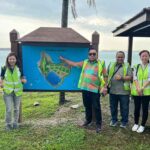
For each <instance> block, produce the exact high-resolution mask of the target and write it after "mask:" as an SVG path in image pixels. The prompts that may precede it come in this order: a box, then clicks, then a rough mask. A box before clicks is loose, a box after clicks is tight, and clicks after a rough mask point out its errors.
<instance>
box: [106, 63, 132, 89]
mask: <svg viewBox="0 0 150 150" xmlns="http://www.w3.org/2000/svg"><path fill="white" fill-rule="evenodd" d="M115 66H116V62H112V63H110V65H109V72H108V83H110V80H111V78H112V76H113V73H114V71H115ZM128 67H129V63H124V64H123V76H124V77H125V76H126V75H127V70H128ZM109 86H110V85H109ZM124 90H126V91H129V90H130V81H125V82H124Z"/></svg>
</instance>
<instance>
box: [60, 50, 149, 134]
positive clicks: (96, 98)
mask: <svg viewBox="0 0 150 150" xmlns="http://www.w3.org/2000/svg"><path fill="white" fill-rule="evenodd" d="M139 56H140V59H141V63H139V64H137V65H135V66H134V68H133V71H132V69H131V66H130V65H129V63H126V62H124V59H125V53H124V52H123V51H118V52H117V53H116V62H111V63H110V64H109V66H108V68H107V69H106V67H105V62H104V61H103V60H99V59H98V56H97V51H96V50H95V49H93V48H92V49H90V50H89V54H88V59H86V60H84V61H82V62H73V61H70V60H68V59H66V58H63V57H62V56H61V57H60V59H61V60H62V61H63V62H65V63H67V64H68V65H71V66H75V67H81V68H82V71H81V75H80V79H79V83H78V87H79V88H80V89H81V90H82V97H83V104H84V107H85V122H84V124H83V126H89V125H90V124H91V122H92V108H93V110H94V111H95V117H96V132H97V133H99V132H100V131H101V127H102V114H101V103H100V96H101V95H104V96H105V95H106V94H108V93H109V101H110V113H111V121H110V126H112V127H115V126H117V125H118V103H120V114H121V120H120V121H121V124H120V127H121V128H126V126H127V124H128V116H129V98H130V95H131V96H132V97H133V99H134V105H135V110H134V125H133V127H132V131H136V132H138V133H142V132H143V131H144V130H145V124H146V121H147V119H148V108H149V101H150V62H149V59H150V52H149V51H148V50H142V51H141V52H140V53H139ZM141 106H142V122H141V124H139V117H140V111H141Z"/></svg>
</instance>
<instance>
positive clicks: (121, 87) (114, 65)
mask: <svg viewBox="0 0 150 150" xmlns="http://www.w3.org/2000/svg"><path fill="white" fill-rule="evenodd" d="M124 58H125V54H124V52H123V51H118V52H117V53H116V62H111V63H110V64H109V66H108V69H107V73H108V87H109V88H110V90H109V100H110V111H111V122H110V126H112V127H115V126H117V124H118V103H119V102H120V114H121V124H120V127H122V128H126V125H127V123H128V114H129V94H130V81H131V79H132V70H131V68H130V65H129V64H128V63H125V62H124Z"/></svg>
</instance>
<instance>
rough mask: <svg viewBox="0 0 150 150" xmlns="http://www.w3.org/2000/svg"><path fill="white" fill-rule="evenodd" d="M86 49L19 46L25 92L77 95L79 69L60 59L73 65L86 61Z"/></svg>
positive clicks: (55, 46) (54, 46)
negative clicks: (57, 92) (65, 61)
mask: <svg viewBox="0 0 150 150" xmlns="http://www.w3.org/2000/svg"><path fill="white" fill-rule="evenodd" d="M88 50H89V48H87V47H78V46H70V45H69V46H67V45H65V46H64V47H63V46H57V45H50V44H47V45H36V44H35V45H34V44H33V45H32V44H31V45H30V44H24V45H22V67H23V74H24V76H25V77H26V79H27V81H28V82H27V83H26V84H24V90H25V91H78V90H80V89H79V88H78V81H79V78H80V73H81V67H71V66H68V65H67V64H66V63H64V62H62V61H61V60H60V56H62V57H64V58H66V59H69V60H71V61H74V62H80V61H83V60H84V59H86V58H87V54H88Z"/></svg>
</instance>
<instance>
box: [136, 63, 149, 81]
mask: <svg viewBox="0 0 150 150" xmlns="http://www.w3.org/2000/svg"><path fill="white" fill-rule="evenodd" d="M140 65H141V66H142V69H143V70H144V69H145V68H146V67H148V68H149V69H148V70H149V71H148V81H150V63H149V64H148V66H147V65H143V64H140ZM133 80H137V75H136V69H134V70H133Z"/></svg>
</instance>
